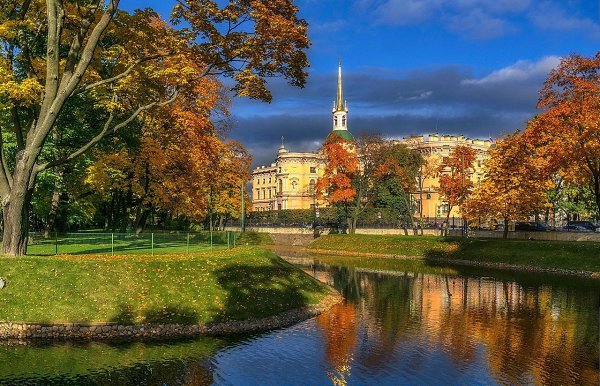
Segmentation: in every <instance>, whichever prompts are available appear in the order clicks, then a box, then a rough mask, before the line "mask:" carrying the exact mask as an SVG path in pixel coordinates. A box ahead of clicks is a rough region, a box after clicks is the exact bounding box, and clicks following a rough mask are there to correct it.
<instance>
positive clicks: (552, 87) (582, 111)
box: [523, 52, 600, 214]
mask: <svg viewBox="0 0 600 386" xmlns="http://www.w3.org/2000/svg"><path fill="white" fill-rule="evenodd" d="M538 107H539V108H540V109H542V112H541V113H540V114H539V115H537V116H536V117H535V118H534V119H532V120H531V121H530V122H529V124H528V126H527V128H526V130H525V131H524V133H523V136H524V137H525V138H526V139H527V141H529V142H530V143H532V144H533V145H535V147H536V153H537V155H538V157H540V158H541V159H543V161H544V164H543V167H544V171H545V173H546V174H547V175H552V174H554V173H558V174H560V175H561V176H562V177H564V178H565V180H567V181H568V182H575V183H578V184H581V185H583V186H590V187H591V190H592V191H593V193H594V195H595V197H596V204H597V209H598V213H599V214H600V52H598V53H596V55H595V56H593V57H591V58H586V57H582V56H579V55H571V56H569V57H566V58H563V59H562V60H561V62H560V64H559V66H558V67H557V68H555V69H554V70H552V72H551V73H550V75H549V76H548V79H547V80H546V82H545V83H544V87H543V88H542V90H541V92H540V99H539V102H538Z"/></svg>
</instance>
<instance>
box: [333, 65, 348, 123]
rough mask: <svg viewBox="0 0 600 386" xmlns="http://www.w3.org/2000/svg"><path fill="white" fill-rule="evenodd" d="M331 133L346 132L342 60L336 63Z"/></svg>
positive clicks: (346, 120) (346, 108) (346, 118)
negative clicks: (336, 71) (336, 75)
mask: <svg viewBox="0 0 600 386" xmlns="http://www.w3.org/2000/svg"><path fill="white" fill-rule="evenodd" d="M332 113H333V131H336V130H348V107H347V106H346V101H345V100H344V93H343V91H342V60H341V59H340V60H339V61H338V80H337V98H336V100H335V104H334V106H333V111H332Z"/></svg>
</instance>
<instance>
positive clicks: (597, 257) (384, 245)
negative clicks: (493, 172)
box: [310, 235, 600, 272]
mask: <svg viewBox="0 0 600 386" xmlns="http://www.w3.org/2000/svg"><path fill="white" fill-rule="evenodd" d="M310 248H313V249H326V250H337V251H347V252H349V253H352V252H370V253H381V254H395V255H407V256H423V257H438V258H439V257H441V258H447V259H449V260H450V261H451V260H452V259H460V260H472V261H481V262H491V263H507V264H516V265H529V266H537V267H542V268H560V269H571V270H582V271H593V272H600V243H595V242H584V241H541V240H535V241H530V240H501V239H473V238H469V239H463V238H453V237H449V238H443V237H429V236H427V237H424V236H379V235H327V236H322V237H321V238H319V239H317V240H315V241H314V242H313V243H312V244H311V245H310Z"/></svg>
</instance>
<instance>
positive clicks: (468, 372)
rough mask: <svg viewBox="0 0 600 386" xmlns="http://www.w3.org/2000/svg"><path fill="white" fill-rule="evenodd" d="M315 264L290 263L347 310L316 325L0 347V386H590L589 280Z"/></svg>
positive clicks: (595, 289)
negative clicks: (226, 334)
mask: <svg viewBox="0 0 600 386" xmlns="http://www.w3.org/2000/svg"><path fill="white" fill-rule="evenodd" d="M319 259H323V260H320V261H317V262H315V260H313V259H312V258H311V259H304V260H302V261H296V263H297V264H299V265H300V266H301V267H303V268H304V269H305V271H306V272H308V273H309V274H311V275H313V276H315V277H317V278H319V279H320V280H322V281H325V282H328V283H329V284H330V285H332V286H334V287H335V288H337V289H338V290H339V291H340V292H341V293H342V294H343V295H344V297H345V299H346V301H345V303H343V304H340V305H338V306H336V307H334V308H333V309H332V310H331V311H330V312H328V313H325V314H323V315H321V316H319V317H317V318H314V319H310V320H307V321H305V322H303V323H300V324H297V325H295V326H292V327H289V328H284V329H280V330H277V331H272V332H269V333H265V334H257V335H253V336H248V337H238V338H234V339H227V340H225V339H213V338H199V339H194V340H181V341H163V342H146V343H141V342H138V343H130V344H105V343H90V344H67V343H64V344H56V345H48V346H34V347H20V346H10V345H0V385H12V384H18V385H22V384H60V385H63V384H79V385H139V384H144V385H209V384H218V385H261V386H262V385H278V386H279V385H336V386H337V385H346V384H351V385H399V384H418V385H421V384H427V385H430V384H469V385H471V384H485V385H489V384H562V385H569V384H572V385H588V384H589V385H597V384H598V380H599V378H598V377H599V361H598V349H599V344H598V339H599V334H598V328H599V327H598V320H599V307H600V286H599V284H598V282H597V281H591V280H577V279H574V278H563V277H560V276H549V275H520V274H515V273H506V272H504V273H503V272H501V271H486V275H488V276H489V277H486V276H482V275H481V272H482V271H481V270H466V269H465V270H463V269H458V268H448V267H430V266H428V265H426V264H425V263H423V262H419V261H408V262H395V261H381V259H379V260H373V261H371V260H369V259H366V260H360V259H348V260H347V261H341V260H339V259H338V260H335V259H329V260H327V259H325V258H322V257H320V258H319ZM492 276H493V277H492Z"/></svg>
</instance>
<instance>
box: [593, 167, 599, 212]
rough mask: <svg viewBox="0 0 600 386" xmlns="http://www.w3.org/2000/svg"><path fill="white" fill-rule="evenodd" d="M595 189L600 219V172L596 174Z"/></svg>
mask: <svg viewBox="0 0 600 386" xmlns="http://www.w3.org/2000/svg"><path fill="white" fill-rule="evenodd" d="M593 190H594V198H595V199H596V216H597V217H598V218H599V219H600V174H598V175H594V181H593Z"/></svg>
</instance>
